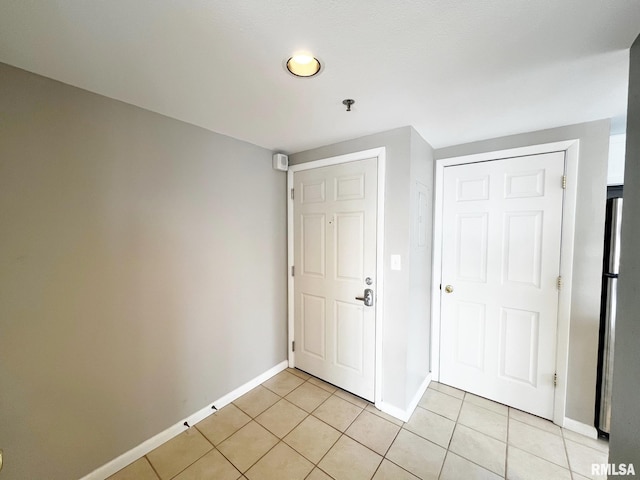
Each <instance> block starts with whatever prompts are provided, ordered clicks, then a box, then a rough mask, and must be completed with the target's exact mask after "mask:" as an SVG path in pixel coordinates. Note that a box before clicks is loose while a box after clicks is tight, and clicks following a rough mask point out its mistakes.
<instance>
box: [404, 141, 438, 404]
mask: <svg viewBox="0 0 640 480" xmlns="http://www.w3.org/2000/svg"><path fill="white" fill-rule="evenodd" d="M410 166H411V173H410V182H411V184H410V187H409V188H410V201H411V205H410V212H411V227H410V235H411V237H410V241H409V261H408V262H407V266H408V267H409V306H408V318H407V380H406V398H407V401H411V399H412V397H413V396H414V395H415V392H416V391H417V390H418V389H419V388H420V385H421V384H422V383H423V382H424V380H425V378H426V376H427V374H428V373H429V372H430V371H431V368H430V367H431V268H432V265H431V259H432V249H431V244H432V239H433V172H434V168H433V149H432V148H431V145H429V144H428V143H427V142H426V141H425V140H424V139H423V138H422V137H421V136H420V134H419V133H418V132H416V131H415V130H414V129H413V128H412V129H411V162H410ZM420 192H422V193H424V195H425V196H426V198H425V200H426V203H425V205H424V209H423V211H422V212H420V209H419V204H418V202H419V193H420ZM420 215H422V218H420ZM420 223H422V224H423V231H422V232H421V231H419V230H420ZM420 236H422V238H423V240H424V243H423V244H421V242H420V239H419V237H420Z"/></svg>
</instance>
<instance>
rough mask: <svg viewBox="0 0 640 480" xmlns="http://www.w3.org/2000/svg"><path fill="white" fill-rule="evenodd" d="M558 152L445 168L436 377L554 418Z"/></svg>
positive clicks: (559, 219) (559, 195)
mask: <svg viewBox="0 0 640 480" xmlns="http://www.w3.org/2000/svg"><path fill="white" fill-rule="evenodd" d="M563 174H564V152H556V153H547V154H540V155H531V156H526V157H519V158H510V159H505V160H493V161H487V162H480V163H473V164H467V165H457V166H450V167H446V168H445V171H444V189H443V195H444V201H443V238H442V286H441V290H442V292H441V326H440V329H441V330H440V335H441V337H440V340H441V347H440V379H441V381H442V382H443V383H446V384H449V385H452V386H455V387H458V388H462V389H464V390H467V391H469V392H472V393H475V394H478V395H481V396H483V397H487V398H491V399H493V400H496V401H498V402H501V403H504V404H507V405H510V406H513V407H515V408H518V409H521V410H524V411H527V412H530V413H533V414H535V415H538V416H541V417H544V418H548V419H552V418H553V404H554V402H553V401H554V375H555V365H556V340H557V319H558V276H559V273H560V241H561V227H562V201H563V188H562V176H563Z"/></svg>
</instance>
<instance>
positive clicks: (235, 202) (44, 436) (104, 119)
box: [0, 64, 286, 480]
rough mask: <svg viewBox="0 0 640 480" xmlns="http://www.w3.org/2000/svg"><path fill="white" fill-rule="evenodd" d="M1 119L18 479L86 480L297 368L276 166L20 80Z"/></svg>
mask: <svg viewBox="0 0 640 480" xmlns="http://www.w3.org/2000/svg"><path fill="white" fill-rule="evenodd" d="M0 112H1V116H0V232H1V233H0V263H1V267H0V380H1V387H0V448H3V449H4V457H5V462H4V463H5V466H4V470H3V471H2V474H0V476H2V478H6V479H45V478H46V479H48V480H58V479H59V480H69V479H73V478H79V477H82V476H83V475H85V474H87V473H89V472H90V471H92V470H94V469H95V468H97V467H99V466H100V465H102V464H104V463H106V462H108V461H110V460H112V459H114V458H115V457H117V456H118V455H120V454H122V453H123V452H125V451H127V450H129V449H131V448H132V447H134V446H136V445H138V444H139V443H140V442H142V441H144V440H146V439H148V438H150V437H152V436H153V435H155V434H157V433H159V432H160V431H162V430H164V429H165V428H167V427H169V426H170V425H172V424H174V423H175V422H177V421H179V420H181V419H182V418H184V417H185V416H188V415H189V414H191V413H194V412H195V411H197V410H199V409H201V408H203V407H206V406H207V405H208V404H209V403H210V402H213V401H214V400H215V399H217V398H219V397H220V396H222V395H224V394H226V393H228V392H230V391H231V390H233V389H234V388H236V387H238V386H240V385H242V384H243V383H245V382H247V381H248V380H250V379H252V378H254V377H255V376H257V375H259V374H261V373H263V372H264V371H266V370H267V369H269V368H271V367H273V366H274V365H276V364H278V363H279V362H281V361H283V360H285V359H286V198H285V190H286V181H285V175H284V174H283V173H281V172H275V171H273V170H272V169H271V152H269V151H267V150H265V149H262V148H258V147H256V146H253V145H250V144H247V143H243V142H240V141H237V140H234V139H231V138H228V137H225V136H222V135H218V134H215V133H212V132H209V131H206V130H203V129H200V128H197V127H194V126H191V125H188V124H185V123H181V122H179V121H176V120H172V119H169V118H166V117H163V116H161V115H158V114H154V113H151V112H148V111H145V110H142V109H139V108H136V107H133V106H130V105H126V104H124V103H120V102H117V101H114V100H110V99H107V98H104V97H100V96H98V95H94V94H91V93H88V92H86V91H82V90H79V89H76V88H74V87H70V86H67V85H63V84H61V83H58V82H55V81H52V80H49V79H46V78H43V77H39V76H36V75H33V74H30V73H27V72H24V71H22V70H18V69H15V68H12V67H9V66H6V65H2V64H0ZM252 287H259V288H252ZM249 290H251V292H252V297H251V299H250V301H248V297H247V294H248V293H247V292H248V291H249Z"/></svg>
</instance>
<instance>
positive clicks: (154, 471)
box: [116, 455, 162, 480]
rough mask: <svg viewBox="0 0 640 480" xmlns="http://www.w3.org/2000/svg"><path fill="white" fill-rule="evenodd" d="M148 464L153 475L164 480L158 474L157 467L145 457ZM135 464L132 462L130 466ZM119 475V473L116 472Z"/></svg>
mask: <svg viewBox="0 0 640 480" xmlns="http://www.w3.org/2000/svg"><path fill="white" fill-rule="evenodd" d="M142 458H144V459H145V460H146V461H147V463H148V464H149V465H150V466H151V470H153V473H154V474H155V475H156V477H157V478H158V480H162V478H161V477H160V474H159V473H158V471H157V470H156V467H154V466H153V463H151V460H149V458H148V457H147V456H146V455H143V457H142ZM131 464H133V462H131V463H130V464H129V465H131ZM116 473H118V472H116Z"/></svg>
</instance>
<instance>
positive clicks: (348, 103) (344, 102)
mask: <svg viewBox="0 0 640 480" xmlns="http://www.w3.org/2000/svg"><path fill="white" fill-rule="evenodd" d="M354 103H356V101H355V100H352V99H351V98H346V99H344V100H343V101H342V104H343V105H346V106H347V112H350V111H351V105H353V104H354Z"/></svg>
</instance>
